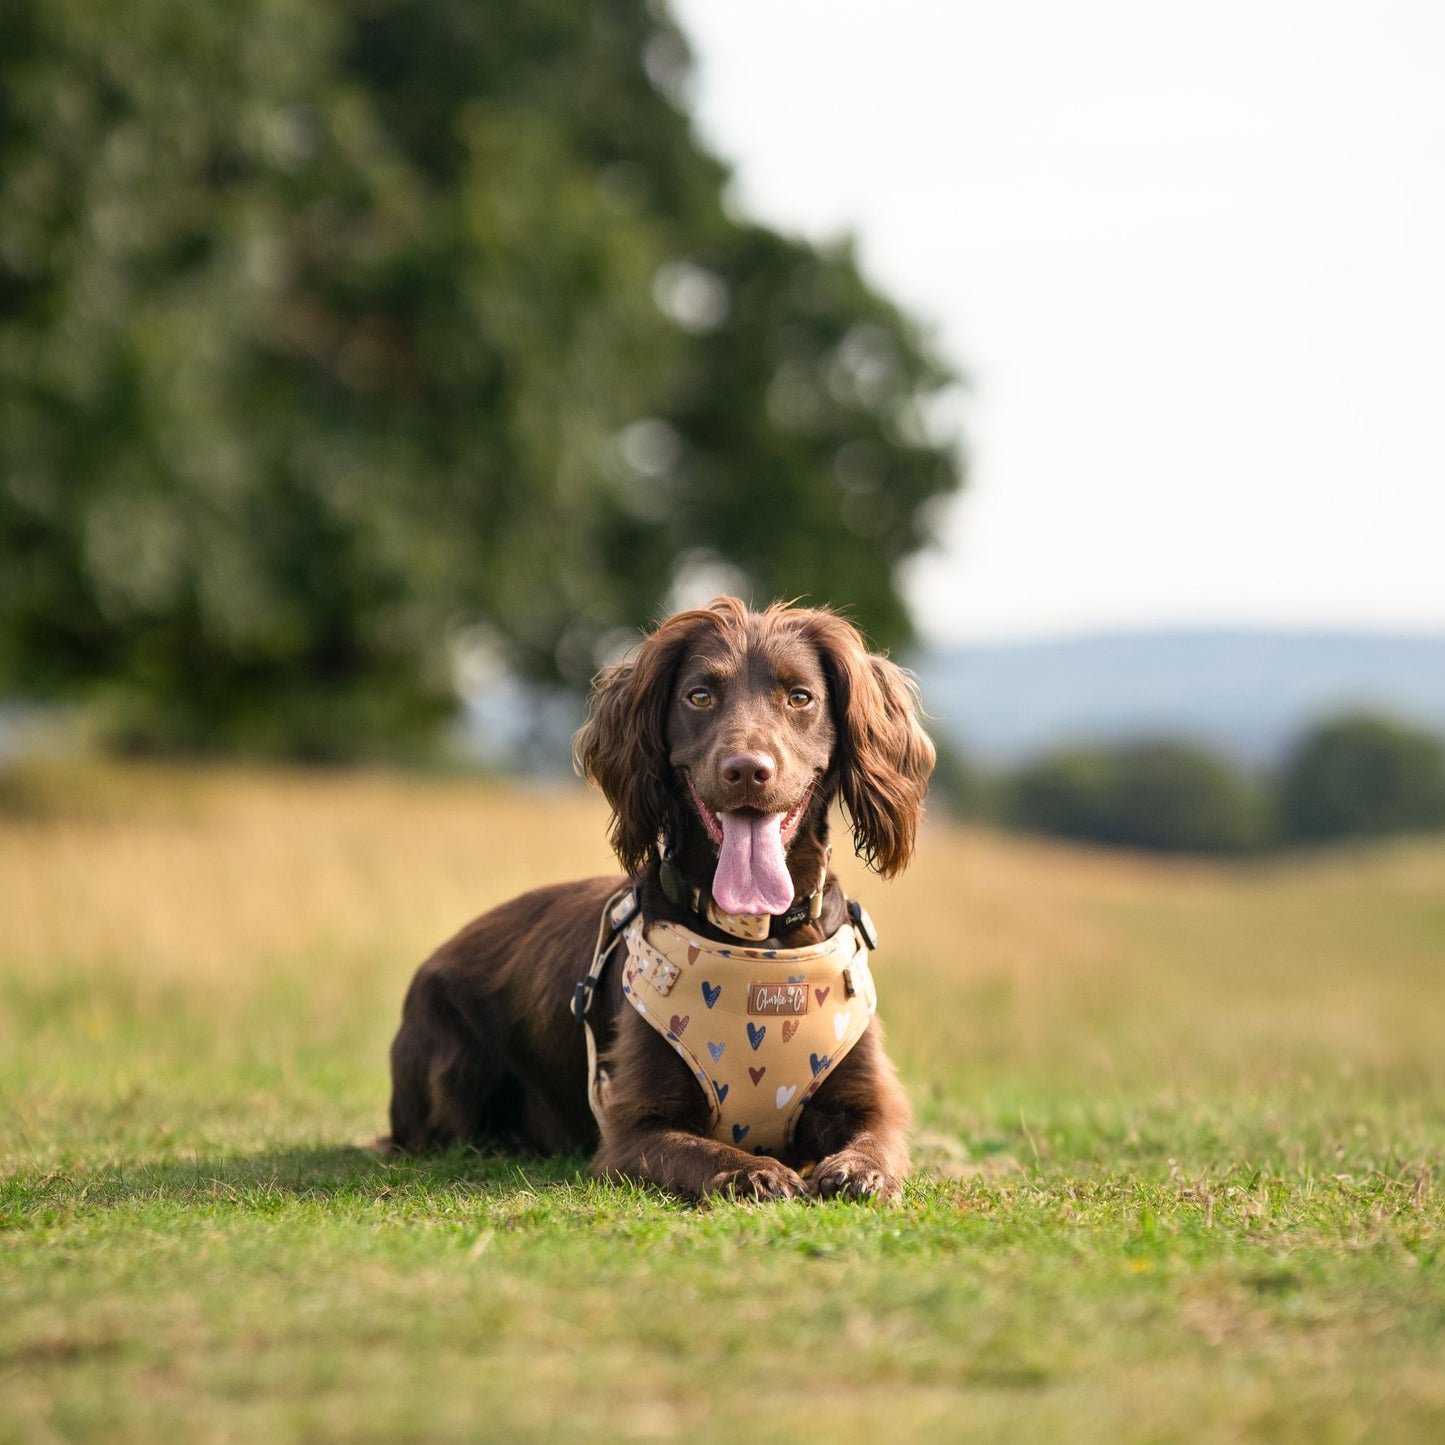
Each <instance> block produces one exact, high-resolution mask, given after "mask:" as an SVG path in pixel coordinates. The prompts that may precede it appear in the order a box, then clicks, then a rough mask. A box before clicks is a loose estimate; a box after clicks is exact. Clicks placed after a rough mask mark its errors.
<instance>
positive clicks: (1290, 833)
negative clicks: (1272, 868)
mask: <svg viewBox="0 0 1445 1445" xmlns="http://www.w3.org/2000/svg"><path fill="white" fill-rule="evenodd" d="M1279 791H1280V801H1279V814H1280V830H1281V832H1282V834H1283V836H1284V837H1285V838H1286V839H1288V840H1290V841H1293V842H1301V843H1316V842H1326V841H1329V840H1332V839H1337V838H1368V837H1380V836H1384V835H1386V834H1391V833H1408V832H1419V831H1425V830H1428V829H1436V828H1445V744H1442V743H1441V741H1440V739H1439V738H1437V737H1435V736H1434V735H1433V734H1431V733H1428V732H1424V731H1421V730H1420V729H1418V728H1413V727H1409V726H1407V725H1406V724H1404V723H1400V722H1395V721H1392V720H1390V719H1388V718H1382V717H1373V716H1369V715H1366V714H1350V715H1347V716H1343V717H1338V718H1332V719H1330V720H1329V721H1327V722H1324V723H1321V724H1320V725H1319V726H1318V727H1316V728H1313V729H1312V730H1311V731H1310V732H1308V733H1307V734H1305V736H1304V737H1303V738H1301V739H1300V741H1299V743H1298V744H1297V745H1296V746H1295V748H1294V750H1293V752H1292V753H1291V755H1290V757H1289V758H1288V760H1287V761H1286V763H1285V767H1284V771H1283V775H1282V777H1281V779H1280V790H1279Z"/></svg>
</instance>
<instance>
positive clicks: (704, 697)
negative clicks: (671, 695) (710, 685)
mask: <svg viewBox="0 0 1445 1445" xmlns="http://www.w3.org/2000/svg"><path fill="white" fill-rule="evenodd" d="M687 700H688V701H689V702H690V703H691V704H692V705H693V706H694V707H708V706H709V705H710V704H711V703H712V693H710V692H709V691H708V690H707V688H705V687H695V688H693V690H692V691H691V692H690V693H688V695H687Z"/></svg>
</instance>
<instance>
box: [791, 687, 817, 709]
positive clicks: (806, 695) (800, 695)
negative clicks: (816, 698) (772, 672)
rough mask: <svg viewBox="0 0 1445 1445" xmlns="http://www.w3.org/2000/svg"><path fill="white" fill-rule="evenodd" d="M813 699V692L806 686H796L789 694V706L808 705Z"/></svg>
mask: <svg viewBox="0 0 1445 1445" xmlns="http://www.w3.org/2000/svg"><path fill="white" fill-rule="evenodd" d="M812 700H813V694H812V693H811V692H809V691H808V689H807V688H805V687H795V688H794V689H793V690H792V691H791V692H790V693H789V694H788V706H789V707H807V705H808V704H809V703H810V702H812Z"/></svg>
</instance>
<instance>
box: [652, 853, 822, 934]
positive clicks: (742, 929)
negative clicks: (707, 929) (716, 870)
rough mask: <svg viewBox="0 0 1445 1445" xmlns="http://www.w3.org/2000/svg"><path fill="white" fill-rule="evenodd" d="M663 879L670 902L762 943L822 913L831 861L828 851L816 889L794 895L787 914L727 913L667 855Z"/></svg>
mask: <svg viewBox="0 0 1445 1445" xmlns="http://www.w3.org/2000/svg"><path fill="white" fill-rule="evenodd" d="M829 851H830V852H831V849H830V850H829ZM660 881H661V883H662V891H663V894H664V896H665V897H666V898H667V901H668V902H669V903H672V904H674V905H676V906H677V907H678V908H686V909H688V910H690V911H691V912H692V913H695V914H696V915H697V916H698V917H699V918H705V919H706V920H707V921H708V922H709V923H711V924H712V925H713V927H714V928H720V929H722V931H723V932H724V933H730V934H731V935H732V936H733V937H734V938H741V939H742V940H743V941H744V942H746V943H761V942H762V941H763V940H764V939H767V938H772V937H774V936H775V935H777V934H781V933H783V932H785V931H786V930H788V929H790V928H796V927H797V926H798V925H799V924H800V923H806V922H808V921H809V920H810V919H817V918H820V917H821V916H822V913H823V895H824V893H826V892H827V889H828V861H827V856H826V854H825V856H824V859H823V866H822V868H820V869H819V870H818V886H817V888H815V889H814V890H813V892H811V893H809V894H807V895H806V896H804V897H799V898H795V899H794V900H793V902H792V906H791V907H790V908H789V909H788V910H787V912H786V913H728V912H727V911H726V910H724V909H722V908H719V907H718V905H717V903H716V901H715V900H714V899H713V896H712V894H711V893H705V892H704V891H703V890H702V889H701V888H691V887H689V886H688V885H687V884H686V883H684V882H683V878H682V874H681V873H679V872H678V871H677V865H676V864H674V863H673V861H672V859H671V858H669V857H666V856H664V857H663V859H662V865H661V869H660Z"/></svg>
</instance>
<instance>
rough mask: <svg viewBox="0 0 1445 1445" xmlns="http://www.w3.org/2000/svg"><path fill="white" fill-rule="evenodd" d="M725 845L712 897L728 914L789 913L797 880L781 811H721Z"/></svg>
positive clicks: (714, 881)
mask: <svg viewBox="0 0 1445 1445" xmlns="http://www.w3.org/2000/svg"><path fill="white" fill-rule="evenodd" d="M718 817H719V818H720V819H721V821H722V831H723V838H722V847H721V849H720V850H719V851H718V860H717V872H716V873H715V874H713V880H712V896H713V898H714V899H715V900H716V901H717V905H718V907H719V908H721V909H722V910H723V911H724V912H725V913H786V912H787V911H788V906H789V904H791V903H792V901H793V880H792V878H791V876H790V875H789V873H788V864H787V859H786V857H785V855H784V853H783V815H782V814H781V813H720V814H718Z"/></svg>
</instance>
